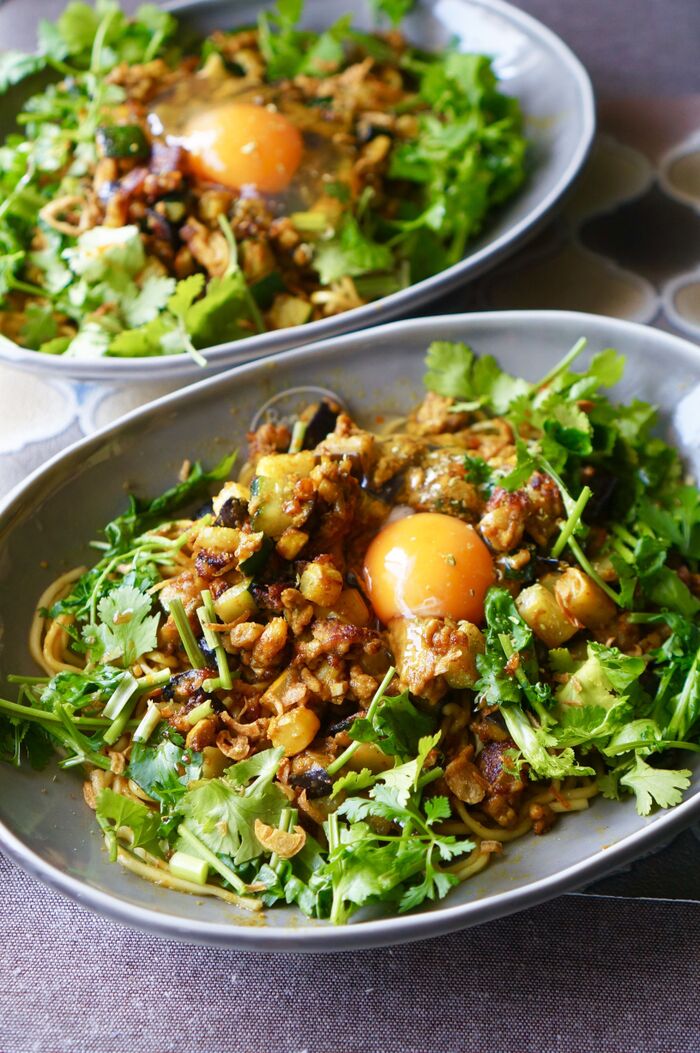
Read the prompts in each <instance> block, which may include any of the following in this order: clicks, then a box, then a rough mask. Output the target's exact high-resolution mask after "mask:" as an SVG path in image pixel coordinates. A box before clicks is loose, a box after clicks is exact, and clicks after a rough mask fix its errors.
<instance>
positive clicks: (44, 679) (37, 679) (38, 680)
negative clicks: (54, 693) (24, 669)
mask: <svg viewBox="0 0 700 1053" xmlns="http://www.w3.org/2000/svg"><path fill="white" fill-rule="evenodd" d="M50 680H51V677H49V676H18V674H17V673H8V676H7V682H8V683H9V684H48V683H49V682H50Z"/></svg>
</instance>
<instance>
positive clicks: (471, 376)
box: [424, 340, 530, 413]
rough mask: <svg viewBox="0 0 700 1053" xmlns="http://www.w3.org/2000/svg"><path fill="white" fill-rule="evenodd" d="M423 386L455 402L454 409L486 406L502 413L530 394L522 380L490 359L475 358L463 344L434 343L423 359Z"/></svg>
mask: <svg viewBox="0 0 700 1053" xmlns="http://www.w3.org/2000/svg"><path fill="white" fill-rule="evenodd" d="M426 366H427V372H426V374H425V378H424V379H425V386H426V387H427V388H428V389H429V390H430V391H435V392H437V394H438V395H446V396H447V397H450V398H454V399H457V400H458V405H457V406H456V407H455V409H465V410H473V409H479V408H480V407H482V406H489V407H490V408H491V409H492V410H493V411H494V413H504V412H506V410H507V409H508V407H509V406H510V404H511V402H513V401H514V400H515V399H516V398H518V397H519V396H521V395H523V394H527V393H528V392H529V391H530V384H528V382H527V381H526V380H522V379H519V378H516V377H511V376H509V375H508V374H507V373H505V372H504V371H503V370H502V369H501V368H500V367H499V365H498V363H497V362H496V360H495V358H493V357H492V356H491V355H484V356H483V357H481V358H477V357H476V355H475V354H474V352H473V351H472V350H471V348H470V347H468V346H467V345H466V344H464V343H453V342H451V341H448V340H435V341H433V343H432V344H431V345H430V347H429V348H428V353H427V356H426Z"/></svg>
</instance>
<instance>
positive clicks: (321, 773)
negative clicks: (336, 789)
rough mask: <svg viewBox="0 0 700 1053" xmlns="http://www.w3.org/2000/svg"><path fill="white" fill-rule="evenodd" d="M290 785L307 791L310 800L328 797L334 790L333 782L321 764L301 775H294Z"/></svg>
mask: <svg viewBox="0 0 700 1053" xmlns="http://www.w3.org/2000/svg"><path fill="white" fill-rule="evenodd" d="M289 782H290V784H291V785H292V786H294V787H295V788H296V789H298V790H306V796H307V797H308V798H309V800H314V799H315V798H317V797H328V795H329V794H330V793H331V792H332V790H333V780H332V779H331V777H330V775H329V774H328V772H327V771H326V769H325V768H322V767H321V765H320V764H314V766H313V767H312V768H309V770H308V771H305V772H302V773H301V775H292V777H291V778H290V780H289Z"/></svg>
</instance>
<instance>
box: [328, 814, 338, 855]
mask: <svg viewBox="0 0 700 1053" xmlns="http://www.w3.org/2000/svg"><path fill="white" fill-rule="evenodd" d="M326 837H327V838H328V852H329V853H330V854H331V855H332V854H333V852H335V850H336V849H337V848H339V847H340V827H339V825H338V813H337V812H331V813H330V815H329V816H328V821H327V822H326Z"/></svg>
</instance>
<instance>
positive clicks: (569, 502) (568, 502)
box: [539, 457, 622, 607]
mask: <svg viewBox="0 0 700 1053" xmlns="http://www.w3.org/2000/svg"><path fill="white" fill-rule="evenodd" d="M539 461H540V464H541V465H542V468H543V469H544V470H545V472H546V473H547V475H549V476H551V477H552V479H553V480H554V482H555V483H556V484H557V486H558V487H559V492H560V493H561V499H562V501H563V503H564V508H565V509H566V512H567V515H568V516H571V515H572V514H573V513H574V511H575V509H576V504H577V502H576V501H574V499H573V497H572V496H571V494H570V493H569V491H568V490H567V488H566V486H565V485H564V481H563V479H562V478H561V476H560V475H559V473H558V472H557V471H556V470H555V469H554V468H553V467H552V465H551V464H550V463H549V461H548V460H546V458H544V457H540V458H539ZM584 489H586V487H584ZM568 545H569V548H570V549H571V551H572V552H573V554H574V556H575V557H576V559H577V561H578V563H579V564H580V565H581V567H582V568H583V569H584V571H585V572H586V574H588V576H589V578H592V579H593V581H594V582H595V583H596V585H597V586H598V588H599V589H602V590H603V592H604V593H605V595H606V596H609V597H610V599H611V600H612V601H613V603H615V604H617V606H618V607H621V606H622V600H621V599H620V597H619V595H618V594H617V593H616V592H615V590H614V589H611V588H610V586H609V585H608V583H607V582H606V581H603V579H602V578H601V576H600V574H599V573H598V572H597V570H594V569H593V567H592V566H591V563H590V561H589V559H588V557H587V556H586V555H585V554H584V552H583V549H582V548H581V546H580V545H579V543H578V541H577V540H576V538H575V537H573V536H570V537H569V538H568Z"/></svg>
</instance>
